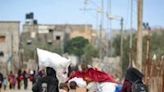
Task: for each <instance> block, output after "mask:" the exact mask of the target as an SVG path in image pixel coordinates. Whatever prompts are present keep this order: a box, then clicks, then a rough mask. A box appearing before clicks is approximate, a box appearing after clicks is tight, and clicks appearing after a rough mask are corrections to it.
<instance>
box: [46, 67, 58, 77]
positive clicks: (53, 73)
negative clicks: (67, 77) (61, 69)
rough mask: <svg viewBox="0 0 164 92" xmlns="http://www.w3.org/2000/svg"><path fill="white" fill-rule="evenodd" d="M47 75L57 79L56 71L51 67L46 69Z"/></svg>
mask: <svg viewBox="0 0 164 92" xmlns="http://www.w3.org/2000/svg"><path fill="white" fill-rule="evenodd" d="M46 73H47V76H54V77H56V71H55V70H54V69H53V68H51V67H46Z"/></svg>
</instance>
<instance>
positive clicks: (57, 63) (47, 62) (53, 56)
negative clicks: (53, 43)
mask: <svg viewBox="0 0 164 92" xmlns="http://www.w3.org/2000/svg"><path fill="white" fill-rule="evenodd" d="M37 55H38V62H39V67H40V68H44V67H52V68H54V69H58V68H66V67H67V66H68V65H69V64H70V60H69V59H66V58H65V57H62V56H60V55H59V54H57V53H52V52H49V51H46V50H42V49H39V48H37Z"/></svg>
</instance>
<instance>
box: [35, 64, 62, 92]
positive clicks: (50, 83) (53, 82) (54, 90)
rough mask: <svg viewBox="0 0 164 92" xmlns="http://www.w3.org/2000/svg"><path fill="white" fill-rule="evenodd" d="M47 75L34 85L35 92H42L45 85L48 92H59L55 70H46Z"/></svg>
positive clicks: (48, 68)
mask: <svg viewBox="0 0 164 92" xmlns="http://www.w3.org/2000/svg"><path fill="white" fill-rule="evenodd" d="M46 73H47V75H46V76H45V77H41V78H39V79H38V80H37V81H36V83H35V84H34V85H33V88H32V91H33V92H42V90H43V84H46V85H47V87H46V90H47V92H59V89H58V83H59V81H58V79H57V77H56V71H55V70H54V69H53V68H50V67H47V68H46Z"/></svg>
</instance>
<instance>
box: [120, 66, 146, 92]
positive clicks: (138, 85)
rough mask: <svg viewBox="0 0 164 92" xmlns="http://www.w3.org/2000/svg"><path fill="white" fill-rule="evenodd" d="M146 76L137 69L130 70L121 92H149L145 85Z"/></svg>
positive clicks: (131, 68)
mask: <svg viewBox="0 0 164 92" xmlns="http://www.w3.org/2000/svg"><path fill="white" fill-rule="evenodd" d="M143 77H144V75H143V74H142V73H141V72H140V71H139V70H137V69H136V68H133V67H130V68H128V70H127V72H126V75H125V80H124V83H123V87H122V91H121V92H148V89H147V87H146V85H145V84H144V83H143V81H142V79H143Z"/></svg>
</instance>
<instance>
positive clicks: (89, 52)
mask: <svg viewBox="0 0 164 92" xmlns="http://www.w3.org/2000/svg"><path fill="white" fill-rule="evenodd" d="M98 55H99V52H98V50H97V49H96V48H95V47H94V46H93V45H91V44H88V45H87V46H86V47H85V48H84V61H85V63H87V64H89V63H90V64H91V63H92V58H93V57H98Z"/></svg>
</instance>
